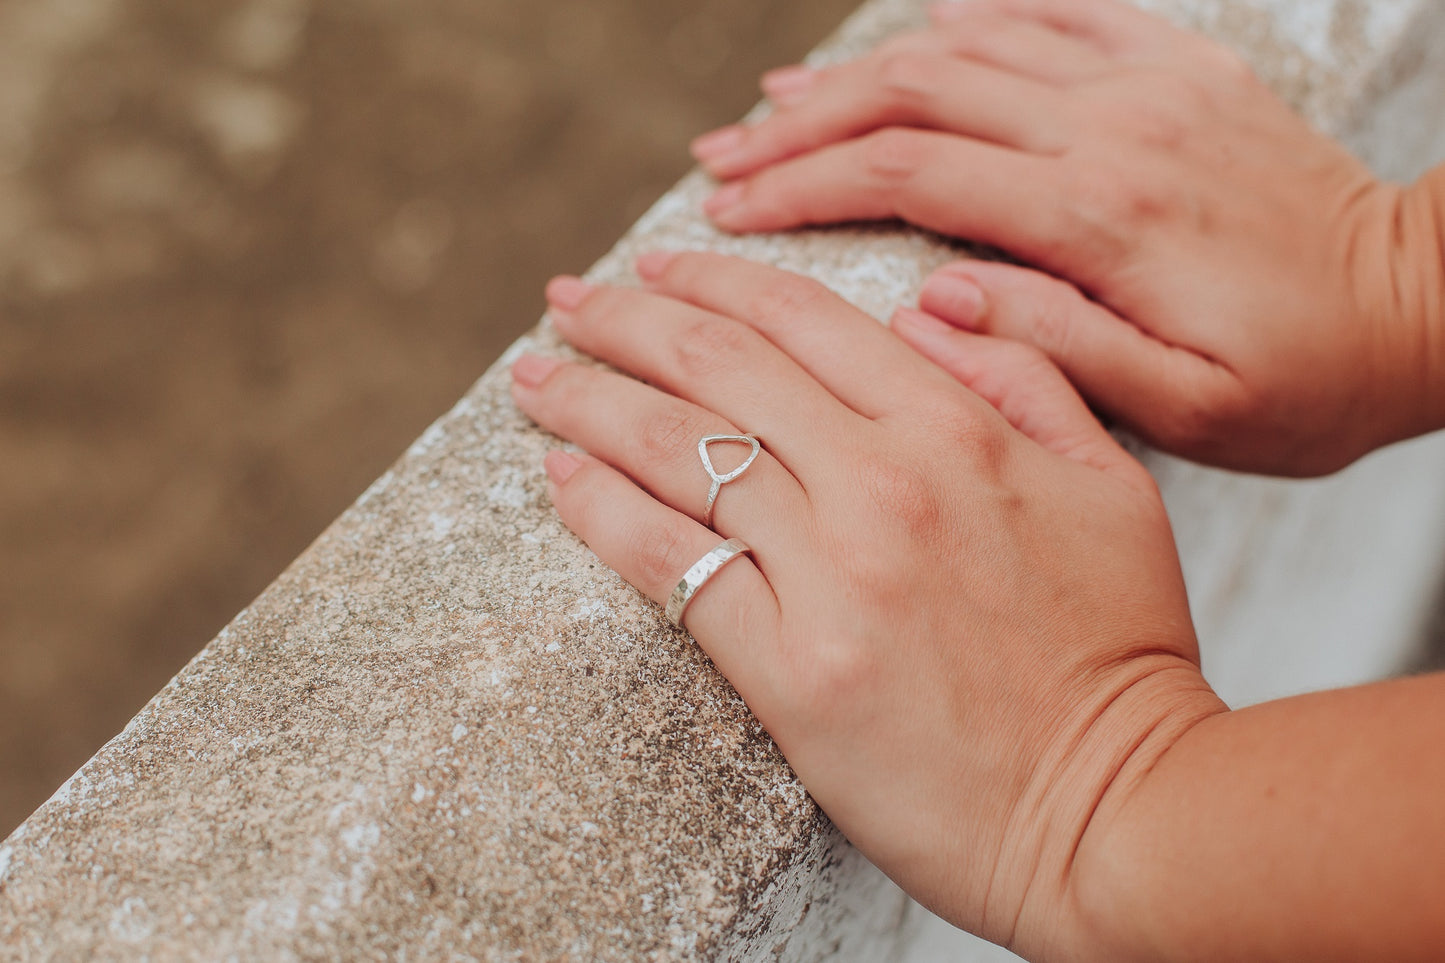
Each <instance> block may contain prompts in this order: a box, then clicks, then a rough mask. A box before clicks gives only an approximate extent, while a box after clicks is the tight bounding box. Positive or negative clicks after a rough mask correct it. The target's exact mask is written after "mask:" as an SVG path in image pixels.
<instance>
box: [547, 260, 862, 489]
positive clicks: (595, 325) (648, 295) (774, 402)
mask: <svg viewBox="0 0 1445 963" xmlns="http://www.w3.org/2000/svg"><path fill="white" fill-rule="evenodd" d="M579 285H580V287H579ZM547 297H548V301H549V303H550V304H551V306H552V318H553V322H554V323H555V324H556V326H557V330H558V331H559V332H560V333H561V334H562V336H563V337H564V338H566V339H567V340H568V342H570V343H571V344H573V345H574V346H576V347H577V348H580V349H581V350H582V351H585V352H587V353H588V354H590V355H592V356H593V357H596V358H600V359H601V360H603V361H606V362H607V363H609V364H611V365H614V366H616V367H618V368H621V369H622V370H624V371H626V372H628V373H629V374H632V375H635V376H637V377H639V378H642V379H643V380H644V381H647V382H649V383H651V384H654V385H657V386H658V387H660V388H662V389H663V390H665V391H667V392H670V393H671V394H674V395H676V396H678V397H679V398H685V399H687V400H688V401H691V402H693V403H694V404H696V405H699V406H701V407H702V408H705V409H707V410H708V411H712V412H716V413H717V414H718V415H720V416H721V417H722V418H723V419H726V420H727V421H728V422H730V423H731V424H734V425H737V426H738V427H739V428H741V429H742V430H743V431H745V432H748V433H751V434H754V435H758V436H759V437H761V438H762V439H763V440H764V441H765V442H766V443H767V445H768V450H769V451H771V452H772V453H773V455H774V456H776V457H777V458H778V460H779V461H781V462H782V463H783V464H784V465H785V466H787V468H788V470H789V471H791V472H793V473H794V474H795V476H796V477H797V478H798V479H799V481H801V482H803V484H804V485H807V484H810V482H811V480H812V475H813V474H814V473H816V472H818V471H820V470H822V469H821V464H822V463H821V462H820V459H819V456H820V455H821V454H822V453H824V452H826V451H830V450H834V449H835V448H836V445H837V442H838V440H839V439H840V438H842V437H844V436H845V435H846V432H847V430H848V423H849V422H850V421H853V420H856V418H857V416H856V415H855V414H854V413H853V412H851V411H849V410H848V409H847V408H846V407H845V406H844V405H843V404H842V403H840V402H839V400H838V399H837V398H836V397H834V396H833V395H831V394H830V393H829V392H828V391H827V390H826V389H825V388H824V387H823V386H822V385H820V384H818V382H817V380H816V379H814V378H812V377H810V376H809V375H808V373H807V371H805V370H804V369H803V368H802V367H800V366H799V364H798V363H797V362H796V361H794V360H793V359H792V358H790V357H788V356H787V355H786V354H785V353H783V352H782V351H780V350H778V348H777V347H776V346H774V345H772V344H770V343H769V342H768V341H767V339H765V338H763V337H761V336H759V334H758V333H757V332H756V331H754V330H752V329H750V328H749V327H748V326H747V325H744V324H739V323H738V322H737V321H735V320H733V319H732V318H730V317H720V316H719V315H718V314H715V313H713V312H712V311H711V310H702V309H700V308H699V307H697V306H694V305H692V304H686V303H684V302H683V301H679V300H677V299H675V298H670V297H663V296H661V295H659V294H655V293H652V292H650V291H639V290H636V289H628V288H613V287H596V288H594V287H591V286H589V285H585V284H582V282H580V281H578V280H577V279H576V278H558V279H556V280H554V281H553V282H552V283H551V284H549V285H548V286H547ZM699 437H700V436H699ZM692 444H694V445H696V444H697V439H696V438H694V439H693V441H692Z"/></svg>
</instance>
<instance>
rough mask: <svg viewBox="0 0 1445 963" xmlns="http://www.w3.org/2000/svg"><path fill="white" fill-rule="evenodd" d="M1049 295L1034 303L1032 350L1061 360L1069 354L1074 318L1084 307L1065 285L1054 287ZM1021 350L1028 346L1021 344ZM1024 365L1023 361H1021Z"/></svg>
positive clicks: (1049, 291) (1031, 333) (1050, 286)
mask: <svg viewBox="0 0 1445 963" xmlns="http://www.w3.org/2000/svg"><path fill="white" fill-rule="evenodd" d="M1046 290H1047V292H1048V293H1047V294H1046V295H1045V296H1043V297H1040V298H1039V299H1038V300H1037V301H1036V302H1035V311H1034V316H1033V319H1032V322H1031V324H1030V326H1029V337H1030V339H1031V341H1032V342H1033V344H1032V347H1033V348H1035V349H1036V350H1037V352H1038V353H1040V360H1043V358H1042V355H1048V356H1049V357H1053V358H1060V357H1063V356H1065V355H1067V354H1068V351H1069V342H1070V339H1071V337H1072V334H1073V329H1074V316H1075V314H1076V313H1077V312H1078V310H1079V309H1080V308H1081V307H1082V305H1081V304H1080V298H1079V295H1078V294H1077V293H1076V292H1075V291H1074V290H1073V289H1071V288H1068V287H1065V286H1064V285H1062V284H1051V285H1049V287H1048V288H1047V289H1046ZM1020 347H1027V346H1024V345H1020ZM1018 360H1019V361H1020V362H1021V363H1022V362H1023V361H1024V359H1022V358H1020V359H1018Z"/></svg>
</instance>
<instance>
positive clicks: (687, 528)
mask: <svg viewBox="0 0 1445 963" xmlns="http://www.w3.org/2000/svg"><path fill="white" fill-rule="evenodd" d="M545 464H546V469H547V476H548V480H549V482H550V484H549V485H548V491H549V493H550V494H551V497H552V504H553V505H554V506H556V508H557V512H558V514H559V515H561V516H562V521H563V522H565V523H566V524H567V527H568V528H570V529H572V531H574V532H576V533H577V535H578V536H579V537H580V538H581V539H582V540H583V541H584V542H586V543H587V545H588V547H589V548H591V549H592V551H594V552H596V553H597V557H598V558H600V559H601V560H602V561H603V563H604V564H606V565H608V566H610V567H611V568H613V569H615V570H616V571H617V572H618V574H620V575H621V576H622V577H623V578H624V579H626V580H627V581H628V582H630V583H631V584H632V585H633V587H635V588H636V589H637V590H638V591H640V592H642V594H644V595H646V596H647V597H648V598H650V599H652V601H654V602H656V603H658V605H666V604H667V602H668V599H669V598H670V597H671V596H672V593H673V591H674V589H676V588H677V586H678V582H679V581H681V579H682V577H683V575H684V574H686V573H687V572H688V571H689V570H690V569H691V568H692V567H693V565H694V564H695V563H697V562H698V561H699V560H700V559H702V558H703V557H704V556H706V555H707V554H708V553H709V552H711V551H712V550H713V549H715V548H717V547H718V546H719V544H720V542H721V539H719V537H718V536H717V534H716V533H714V532H710V531H708V530H707V529H706V528H704V527H702V526H701V525H699V524H698V523H697V522H695V521H693V520H692V519H690V518H688V517H687V516H686V515H683V514H681V513H679V512H676V511H674V510H673V509H671V508H668V507H667V506H666V505H664V504H662V503H661V502H659V501H657V500H656V499H654V498H652V497H651V496H650V495H648V494H647V493H646V492H644V491H642V489H640V488H638V487H637V486H636V485H634V484H633V483H632V482H630V481H628V480H627V479H626V478H625V477H623V476H622V475H621V474H620V473H618V472H617V471H616V470H615V469H613V468H610V467H608V466H607V465H605V464H603V463H602V462H600V461H597V460H596V459H594V458H589V457H579V456H576V455H572V454H570V453H568V452H561V451H554V452H552V453H551V454H549V455H548V456H547V460H546V463H545ZM785 557H787V555H786V553H784V554H782V555H781V556H779V555H773V554H771V553H766V552H764V551H763V550H762V549H761V548H756V549H754V550H753V552H752V554H751V557H750V556H749V555H746V554H743V555H738V556H735V557H733V558H732V559H731V560H730V561H729V562H728V563H727V564H725V565H724V566H723V567H722V568H721V569H719V570H718V571H717V572H716V574H714V575H712V576H711V577H710V578H709V579H707V581H706V582H705V583H704V584H703V585H702V587H701V588H699V589H697V591H696V592H695V593H694V595H693V597H692V600H691V602H690V603H689V604H688V606H687V608H686V610H685V612H684V614H683V623H684V625H685V627H686V628H687V630H688V631H689V632H691V633H692V637H693V638H694V639H696V640H697V642H698V644H699V645H700V646H702V649H703V651H704V652H706V653H707V654H708V656H709V657H710V658H711V659H712V661H713V664H715V665H716V666H717V667H718V670H719V671H721V672H722V674H723V675H725V676H727V678H728V680H729V681H730V682H732V684H733V686H734V687H735V688H736V689H737V690H738V693H739V694H740V695H741V696H742V697H743V699H744V700H745V701H747V702H748V704H749V705H750V706H751V707H752V709H753V711H754V712H756V713H757V714H758V715H759V717H760V718H768V717H769V715H770V712H769V710H770V709H771V707H770V706H767V705H758V704H757V702H756V701H755V700H757V699H761V698H765V697H766V694H767V693H768V692H769V691H770V688H771V686H770V682H769V680H770V679H771V678H772V676H773V674H774V669H775V666H774V662H775V660H774V654H775V653H776V652H777V651H778V647H777V645H776V644H775V643H776V640H777V639H778V636H779V622H780V616H779V609H778V600H777V596H776V595H775V594H774V592H773V588H772V586H771V585H770V584H769V582H768V580H767V578H766V577H765V576H764V575H763V572H762V569H760V568H759V564H767V560H771V562H772V564H782V559H783V558H785Z"/></svg>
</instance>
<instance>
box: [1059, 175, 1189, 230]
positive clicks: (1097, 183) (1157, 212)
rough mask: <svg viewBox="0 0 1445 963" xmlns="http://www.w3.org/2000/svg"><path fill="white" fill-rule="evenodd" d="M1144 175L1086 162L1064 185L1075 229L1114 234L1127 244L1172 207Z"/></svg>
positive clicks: (1162, 218) (1165, 216)
mask: <svg viewBox="0 0 1445 963" xmlns="http://www.w3.org/2000/svg"><path fill="white" fill-rule="evenodd" d="M1150 180H1151V179H1150V178H1147V177H1126V176H1124V175H1123V174H1122V173H1121V172H1119V171H1116V170H1114V169H1112V168H1110V167H1105V166H1100V165H1092V164H1090V165H1087V166H1085V167H1083V168H1081V169H1080V170H1079V171H1077V172H1076V173H1075V175H1074V176H1073V178H1072V179H1071V180H1070V182H1069V184H1068V187H1067V196H1068V202H1067V203H1068V209H1069V212H1070V214H1071V215H1072V217H1073V219H1074V220H1075V221H1076V222H1077V223H1076V230H1079V231H1082V232H1083V233H1085V234H1086V235H1087V236H1089V237H1093V238H1115V239H1117V240H1118V241H1119V242H1120V244H1119V246H1124V247H1127V246H1128V245H1127V241H1128V240H1129V239H1130V238H1135V239H1137V237H1138V236H1139V233H1140V231H1141V230H1142V229H1144V228H1146V227H1149V226H1152V225H1155V224H1157V223H1159V222H1161V221H1163V220H1165V219H1166V218H1167V217H1168V216H1169V215H1170V214H1171V213H1172V211H1173V207H1174V205H1173V202H1172V201H1171V200H1170V198H1169V195H1168V194H1167V193H1166V192H1164V191H1162V190H1160V189H1159V187H1158V186H1157V185H1154V184H1152V183H1150Z"/></svg>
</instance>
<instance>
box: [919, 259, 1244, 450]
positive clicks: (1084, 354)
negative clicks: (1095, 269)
mask: <svg viewBox="0 0 1445 963" xmlns="http://www.w3.org/2000/svg"><path fill="white" fill-rule="evenodd" d="M919 306H920V307H921V308H922V309H923V310H924V311H926V312H928V313H929V314H933V315H936V316H937V317H939V318H941V319H943V320H944V321H947V322H948V323H950V324H952V325H955V326H957V327H959V328H962V329H964V330H967V331H975V332H979V333H983V334H990V335H994V336H996V337H1001V338H1008V339H1010V340H1014V341H1022V342H1024V343H1025V344H1029V345H1032V346H1033V347H1035V348H1037V349H1038V350H1040V351H1042V352H1043V353H1044V354H1045V355H1047V356H1048V357H1049V358H1050V360H1052V361H1053V362H1054V363H1055V364H1057V365H1058V366H1059V367H1060V368H1061V369H1063V372H1064V374H1066V375H1067V376H1068V378H1069V380H1070V381H1072V382H1073V383H1074V385H1075V386H1076V387H1077V388H1078V389H1079V391H1080V393H1082V394H1083V396H1084V397H1085V398H1087V399H1088V400H1089V402H1090V403H1091V404H1093V405H1094V406H1095V407H1096V408H1097V409H1098V410H1100V411H1101V412H1103V413H1104V414H1106V415H1108V416H1109V417H1111V418H1113V419H1116V420H1118V421H1119V422H1120V423H1122V424H1124V425H1126V426H1128V427H1129V428H1130V429H1132V430H1133V431H1135V432H1136V433H1138V434H1139V435H1140V436H1142V437H1143V438H1144V439H1145V440H1147V441H1149V442H1151V443H1153V444H1155V445H1157V446H1159V447H1161V448H1165V449H1168V450H1170V451H1175V452H1180V453H1183V454H1189V453H1191V452H1194V451H1196V449H1199V448H1200V447H1201V446H1203V445H1205V444H1207V441H1208V438H1207V436H1208V431H1209V426H1210V424H1211V423H1212V422H1213V421H1215V420H1217V419H1215V418H1214V416H1215V415H1217V414H1220V413H1221V412H1219V411H1214V410H1213V409H1214V408H1219V409H1221V410H1222V409H1224V408H1225V406H1226V405H1227V404H1228V403H1229V399H1231V398H1234V397H1236V396H1237V394H1238V391H1239V384H1238V380H1237V378H1236V377H1235V375H1234V373H1233V372H1231V371H1230V370H1229V369H1228V368H1227V367H1225V366H1224V365H1222V364H1220V363H1219V362H1216V361H1214V360H1212V359H1210V358H1207V357H1205V356H1204V355H1201V354H1198V353H1196V352H1194V351H1191V350H1189V349H1187V348H1181V347H1178V346H1176V345H1171V344H1168V343H1166V342H1164V341H1161V340H1159V339H1158V338H1156V337H1154V336H1153V335H1151V334H1149V333H1147V332H1146V331H1144V330H1142V329H1141V328H1139V327H1137V326H1135V325H1133V324H1131V323H1129V322H1128V321H1125V320H1124V319H1123V318H1121V317H1119V316H1118V315H1117V314H1114V313H1113V312H1112V311H1110V310H1109V309H1108V308H1105V307H1104V306H1102V305H1100V304H1098V303H1096V302H1094V301H1091V300H1089V299H1088V298H1087V297H1085V296H1084V295H1083V294H1082V293H1081V292H1080V291H1079V289H1078V288H1076V287H1074V286H1073V285H1072V284H1068V283H1067V282H1064V281H1060V280H1058V279H1057V278H1054V277H1051V276H1049V275H1047V274H1043V273H1041V272H1039V271H1033V270H1030V269H1028V268H1021V267H1015V266H1014V265H1011V264H999V263H995V262H991V261H955V262H953V263H951V264H948V265H945V266H944V267H941V268H939V269H938V270H937V271H934V272H933V274H932V275H930V276H929V278H928V280H927V281H925V282H924V285H923V291H922V293H921V294H920V295H919Z"/></svg>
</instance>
